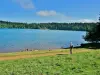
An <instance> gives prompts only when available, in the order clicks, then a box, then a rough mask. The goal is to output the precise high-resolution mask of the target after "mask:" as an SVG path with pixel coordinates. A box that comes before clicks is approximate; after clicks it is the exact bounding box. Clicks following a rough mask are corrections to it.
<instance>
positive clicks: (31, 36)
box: [0, 29, 86, 52]
mask: <svg viewBox="0 0 100 75" xmlns="http://www.w3.org/2000/svg"><path fill="white" fill-rule="evenodd" d="M85 34H86V32H81V31H59V30H34V29H0V52H12V51H13V52H14V51H20V50H24V49H27V48H28V49H49V48H50V49H55V48H61V47H69V42H70V41H72V42H73V44H74V46H76V45H77V44H81V43H84V42H85V41H84V40H83V39H82V36H83V35H85Z"/></svg>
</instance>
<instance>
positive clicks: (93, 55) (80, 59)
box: [0, 51, 100, 75]
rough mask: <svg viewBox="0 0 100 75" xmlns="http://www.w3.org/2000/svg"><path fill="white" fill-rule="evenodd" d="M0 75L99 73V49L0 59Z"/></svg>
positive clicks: (85, 74)
mask: <svg viewBox="0 0 100 75" xmlns="http://www.w3.org/2000/svg"><path fill="white" fill-rule="evenodd" d="M0 75H100V51H91V52H87V53H78V54H73V55H57V56H48V57H40V58H29V59H19V60H10V61H0Z"/></svg>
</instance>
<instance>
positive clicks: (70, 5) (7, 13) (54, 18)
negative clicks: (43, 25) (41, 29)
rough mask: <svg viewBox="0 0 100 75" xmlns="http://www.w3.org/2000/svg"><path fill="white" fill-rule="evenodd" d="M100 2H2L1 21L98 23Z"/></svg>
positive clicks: (27, 0) (0, 7)
mask: <svg viewBox="0 0 100 75" xmlns="http://www.w3.org/2000/svg"><path fill="white" fill-rule="evenodd" d="M99 13H100V0H1V1H0V20H4V21H14V22H27V23H34V22H36V23H40V22H60V23H62V22H97V21H98V17H99Z"/></svg>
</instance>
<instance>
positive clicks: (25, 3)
mask: <svg viewBox="0 0 100 75" xmlns="http://www.w3.org/2000/svg"><path fill="white" fill-rule="evenodd" d="M14 1H16V2H17V3H18V4H19V5H20V6H21V7H22V8H24V9H33V8H34V4H33V2H32V0H14Z"/></svg>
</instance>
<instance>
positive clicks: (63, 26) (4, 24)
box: [0, 21, 96, 31]
mask: <svg viewBox="0 0 100 75" xmlns="http://www.w3.org/2000/svg"><path fill="white" fill-rule="evenodd" d="M95 25H96V23H29V24H28V23H18V22H8V21H0V28H23V29H24V28H27V29H51V30H75V31H89V30H91V29H92V28H94V26H95Z"/></svg>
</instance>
